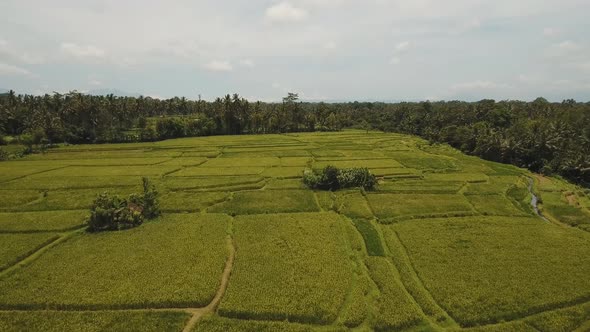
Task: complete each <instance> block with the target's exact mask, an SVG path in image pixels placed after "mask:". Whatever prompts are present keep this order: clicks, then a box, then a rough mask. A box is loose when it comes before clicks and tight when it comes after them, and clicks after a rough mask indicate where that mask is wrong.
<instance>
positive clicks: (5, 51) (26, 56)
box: [0, 39, 45, 65]
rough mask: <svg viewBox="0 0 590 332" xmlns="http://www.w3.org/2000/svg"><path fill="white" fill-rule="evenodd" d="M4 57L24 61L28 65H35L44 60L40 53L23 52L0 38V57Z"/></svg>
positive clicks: (19, 61)
mask: <svg viewBox="0 0 590 332" xmlns="http://www.w3.org/2000/svg"><path fill="white" fill-rule="evenodd" d="M1 58H6V59H8V60H9V61H11V62H13V61H14V62H18V63H24V64H28V65H36V64H41V63H44V62H45V59H44V58H43V56H41V55H40V54H31V53H29V52H25V51H23V50H21V49H19V48H17V47H15V46H13V45H11V44H10V43H8V41H6V40H4V39H0V59H1Z"/></svg>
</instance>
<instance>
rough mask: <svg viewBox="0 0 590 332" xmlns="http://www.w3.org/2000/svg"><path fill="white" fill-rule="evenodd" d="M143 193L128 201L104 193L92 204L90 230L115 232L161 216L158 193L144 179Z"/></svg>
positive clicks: (131, 196) (133, 196)
mask: <svg viewBox="0 0 590 332" xmlns="http://www.w3.org/2000/svg"><path fill="white" fill-rule="evenodd" d="M142 180H143V193H142V194H131V195H130V196H129V198H128V199H124V198H120V197H119V196H117V195H109V194H108V193H106V192H104V193H102V194H100V195H98V197H97V198H96V199H95V200H94V202H93V203H92V207H91V211H90V218H89V219H88V230H89V231H91V232H98V231H114V230H121V229H127V228H132V227H136V226H139V225H141V224H142V223H143V221H144V219H152V218H154V217H157V216H158V215H160V206H159V204H158V191H157V190H156V188H155V186H154V185H152V184H150V182H149V180H148V179H147V178H143V179H142Z"/></svg>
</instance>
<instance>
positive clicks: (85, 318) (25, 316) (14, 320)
mask: <svg viewBox="0 0 590 332" xmlns="http://www.w3.org/2000/svg"><path fill="white" fill-rule="evenodd" d="M188 318H189V314H187V313H184V312H148V311H143V312H137V311H135V312H130V311H86V312H83V311H70V312H68V311H32V312H23V311H17V312H8V311H0V331H4V332H22V331H45V332H63V331H85V332H101V331H127V332H140V331H141V332H160V331H180V330H182V328H183V326H184V324H185V322H186V321H187V320H188Z"/></svg>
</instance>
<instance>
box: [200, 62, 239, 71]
mask: <svg viewBox="0 0 590 332" xmlns="http://www.w3.org/2000/svg"><path fill="white" fill-rule="evenodd" d="M205 69H207V70H211V71H232V70H233V69H234V68H233V66H232V65H231V63H230V62H229V61H224V60H213V61H210V62H208V63H206V64H205Z"/></svg>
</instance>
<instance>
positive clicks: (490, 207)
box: [467, 195, 527, 216]
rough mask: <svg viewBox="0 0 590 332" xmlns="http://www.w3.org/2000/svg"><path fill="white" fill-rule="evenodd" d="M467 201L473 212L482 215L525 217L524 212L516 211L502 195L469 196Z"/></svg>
mask: <svg viewBox="0 0 590 332" xmlns="http://www.w3.org/2000/svg"><path fill="white" fill-rule="evenodd" d="M467 200H469V202H470V203H471V204H472V205H473V207H474V208H475V210H477V211H478V212H479V213H481V214H484V215H497V216H522V215H527V213H525V212H524V211H522V210H520V209H518V208H517V207H516V206H515V205H514V204H513V203H512V202H511V201H510V200H509V199H508V198H506V197H505V196H504V195H469V196H467Z"/></svg>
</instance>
